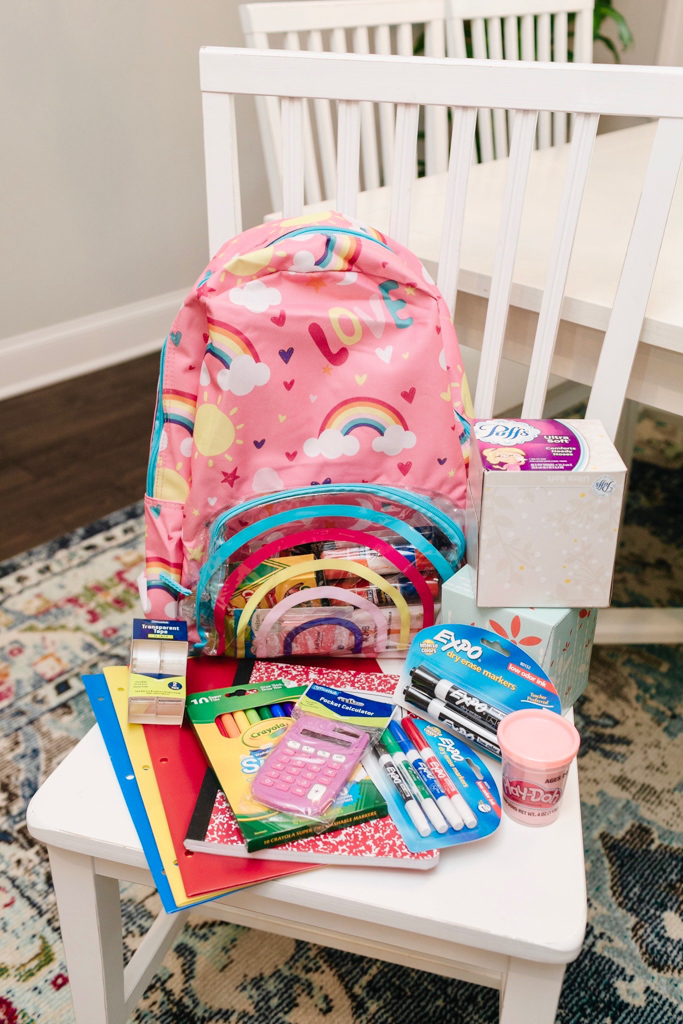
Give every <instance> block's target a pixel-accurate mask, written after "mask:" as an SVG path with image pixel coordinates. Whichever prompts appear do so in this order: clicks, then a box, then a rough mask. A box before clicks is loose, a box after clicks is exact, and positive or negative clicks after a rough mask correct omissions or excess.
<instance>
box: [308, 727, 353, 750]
mask: <svg viewBox="0 0 683 1024" xmlns="http://www.w3.org/2000/svg"><path fill="white" fill-rule="evenodd" d="M301 735H302V736H307V737H308V738H309V739H311V740H322V741H323V742H325V743H331V744H332V745H333V746H335V747H350V746H351V744H350V743H349V742H348V741H347V740H338V739H337V738H336V737H335V736H328V735H327V733H322V732H313V730H312V729H302V730H301Z"/></svg>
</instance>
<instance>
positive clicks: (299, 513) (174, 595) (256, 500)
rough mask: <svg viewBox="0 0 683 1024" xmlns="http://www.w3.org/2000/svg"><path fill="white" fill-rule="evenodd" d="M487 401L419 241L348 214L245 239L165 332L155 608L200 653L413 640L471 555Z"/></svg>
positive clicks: (151, 535) (342, 647) (211, 269)
mask: <svg viewBox="0 0 683 1024" xmlns="http://www.w3.org/2000/svg"><path fill="white" fill-rule="evenodd" d="M470 416H471V408H470V400H469V394H468V390H467V382H466V379H465V376H464V373H463V368H462V362H461V358H460V352H459V349H458V342H457V338H456V335H455V330H454V328H453V324H452V322H451V319H450V316H449V313H448V309H447V307H446V305H445V303H444V300H443V298H442V297H441V295H440V294H439V291H438V289H437V288H436V286H435V284H434V282H433V281H432V280H431V278H430V277H429V275H428V273H427V271H426V270H425V269H424V267H423V266H422V264H421V263H420V261H419V260H418V259H417V257H415V256H414V255H413V254H412V253H411V252H409V250H408V249H406V248H405V247H404V246H402V245H399V244H398V243H396V242H394V241H392V239H390V238H387V237H385V236H384V235H382V234H380V232H378V231H376V230H374V229H372V228H370V227H368V226H367V225H364V224H360V223H358V222H357V221H355V220H351V219H350V218H348V217H345V216H342V215H341V214H338V213H333V212H332V213H330V212H327V213H325V214H316V215H308V216H303V217H297V218H294V219H291V220H280V221H276V222H271V223H268V224H262V225H260V226H258V227H255V228H252V229H250V230H248V231H245V232H244V233H243V234H241V235H238V236H237V237H236V238H233V239H231V240H230V241H229V242H228V243H227V244H226V245H224V246H223V247H222V248H221V250H220V251H219V252H218V253H217V254H216V256H215V257H214V258H213V259H212V260H211V262H210V263H209V265H208V267H207V268H206V270H205V271H204V273H203V274H202V275H201V277H200V278H199V280H198V282H197V284H196V285H195V287H194V288H193V289H192V292H191V293H190V295H189V296H188V298H187V299H186V301H185V303H184V305H183V307H182V309H181V310H180V312H179V314H178V316H177V317H176V320H175V322H174V324H173V327H172V328H171V330H170V332H169V334H168V337H167V338H166V341H165V343H164V347H163V350H162V356H161V372H160V377H159V390H158V396H157V406H156V413H155V419H154V429H153V433H152V442H151V450H150V459H149V469H148V476H147V493H146V496H145V517H146V528H147V529H146V572H145V574H144V576H143V577H142V578H141V581H140V588H141V596H142V600H143V606H144V610H145V614H147V615H149V616H151V617H153V618H175V617H181V618H185V619H187V620H188V623H189V625H190V636H191V638H192V640H193V642H194V650H195V652H196V653H197V652H203V653H208V654H212V653H213V654H222V653H227V654H233V655H237V656H247V657H268V658H272V657H279V656H282V655H290V654H306V655H310V654H316V653H317V654H321V655H339V654H361V655H368V656H372V657H376V656H377V655H381V654H386V655H394V656H395V655H396V654H397V653H401V652H403V651H405V650H407V648H408V646H409V642H410V637H411V635H413V634H414V633H415V631H416V630H418V629H421V628H422V627H423V626H428V625H431V624H432V623H433V622H434V621H435V620H436V616H437V615H438V609H439V596H440V586H441V583H442V582H443V581H444V580H445V579H447V578H448V577H449V576H451V575H452V574H453V573H454V572H455V571H456V570H457V568H458V567H459V565H460V563H461V561H462V558H463V555H464V538H463V534H462V530H461V522H462V511H461V510H462V509H463V507H464V504H465V490H466V461H467V451H468V443H469V432H470V429H469V417H470Z"/></svg>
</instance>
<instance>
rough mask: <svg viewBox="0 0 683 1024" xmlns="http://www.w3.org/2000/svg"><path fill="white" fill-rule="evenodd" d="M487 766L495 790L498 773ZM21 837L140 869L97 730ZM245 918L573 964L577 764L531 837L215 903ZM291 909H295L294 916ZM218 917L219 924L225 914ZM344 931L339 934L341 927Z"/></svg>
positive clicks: (338, 873)
mask: <svg viewBox="0 0 683 1024" xmlns="http://www.w3.org/2000/svg"><path fill="white" fill-rule="evenodd" d="M491 764H492V771H493V774H494V776H495V777H496V780H497V782H498V783H499V781H500V766H499V765H498V764H494V763H493V762H491ZM28 827H29V831H30V833H31V835H32V836H33V837H34V838H36V839H39V840H41V841H42V842H44V843H46V844H47V845H48V846H53V847H58V848H60V849H65V850H70V851H74V852H76V853H81V854H85V855H89V856H92V857H96V858H100V859H102V860H106V861H108V862H110V865H111V864H112V863H113V864H115V865H116V864H118V865H120V866H121V868H120V871H121V873H120V875H119V877H120V878H122V879H125V878H126V877H127V875H126V867H130V868H134V869H140V868H144V867H145V865H146V861H145V856H144V853H143V851H142V847H141V845H140V842H139V840H138V837H137V833H136V831H135V828H134V825H133V822H132V820H131V818H130V815H129V813H128V809H127V807H126V805H125V802H124V799H123V795H122V793H121V790H120V788H119V785H118V782H117V780H116V776H115V774H114V770H113V768H112V765H111V763H110V761H109V757H108V755H107V752H106V748H105V746H104V742H103V740H102V737H101V734H100V731H99V728H98V727H97V726H95V727H94V728H93V729H91V731H90V732H89V733H88V734H87V735H86V736H85V737H84V739H83V740H81V742H80V743H79V744H78V745H77V746H76V747H75V748H74V750H73V751H72V752H71V753H70V754H69V755H68V756H67V757H66V758H65V760H64V761H63V762H62V763H61V764H60V765H59V767H58V768H57V769H56V770H55V771H54V772H53V774H52V775H51V776H50V777H49V778H48V779H47V781H46V782H45V783H44V784H43V786H41V788H40V789H39V790H38V792H37V793H36V794H35V796H34V797H33V800H32V801H31V804H30V806H29V810H28ZM219 903H220V904H223V905H224V906H225V907H226V909H227V908H229V907H230V906H235V907H244V908H250V909H253V910H254V911H256V912H259V913H264V914H270V915H273V914H274V913H276V912H278V908H280V910H279V913H280V914H284V915H286V914H287V907H288V906H289V907H291V913H292V915H293V916H294V915H299V916H301V914H302V909H303V912H305V911H306V909H308V910H309V911H310V912H311V915H312V920H315V921H318V922H319V923H320V926H321V928H323V927H325V926H326V924H328V925H329V924H331V923H332V922H331V918H330V917H328V919H327V921H326V915H334V916H335V922H336V926H337V927H339V918H342V919H343V918H347V919H349V925H351V922H359V921H360V922H367V923H368V925H372V926H375V927H377V926H379V927H380V928H381V929H382V930H383V931H385V932H386V933H387V935H389V936H390V933H391V932H396V933H402V935H401V934H397V935H394V936H393V938H394V941H397V942H403V943H405V945H406V948H410V940H409V939H406V936H411V935H414V936H416V937H417V936H423V937H424V939H423V940H420V943H419V944H420V945H422V946H424V942H425V940H427V941H428V942H429V941H430V940H431V941H432V942H434V941H435V942H436V945H437V946H438V945H439V944H440V943H448V944H451V943H457V944H463V945H465V946H468V947H473V948H474V949H480V950H484V951H488V952H490V953H498V954H502V955H504V956H514V957H519V958H522V959H528V960H535V961H539V962H541V963H548V964H564V963H567V962H568V961H570V960H572V959H574V957H576V956H577V955H578V953H579V950H580V948H581V944H582V942H583V936H584V931H585V925H586V887H585V876H584V861H583V838H582V833H581V815H580V806H579V787H578V777H577V769H576V764H574V766H573V767H572V770H571V772H570V775H569V779H568V782H567V788H566V792H565V796H564V799H563V806H562V813H561V815H560V817H559V820H558V821H557V822H556V823H555V824H554V825H552V826H551V827H549V828H539V829H532V828H528V827H525V826H523V825H518V824H517V823H516V822H513V821H512V820H511V819H509V818H508V817H507V816H505V815H503V820H502V822H501V825H500V828H499V829H498V831H497V832H496V833H495V834H494V835H493V836H491V837H489V838H488V839H485V840H482V841H480V842H477V843H471V844H468V845H467V846H464V847H462V848H460V849H458V848H455V849H450V850H446V851H442V853H441V859H440V862H439V864H438V865H437V866H436V868H434V869H432V870H430V871H424V872H415V871H410V872H407V871H401V870H396V869H384V868H361V867H348V868H346V867H338V868H337V867H334V868H333V867H326V868H322V869H320V870H317V871H312V872H308V873H305V874H301V875H296V876H291V877H289V878H287V879H283V880H281V881H276V882H268V883H264V884H262V885H259V886H256V887H253V888H251V889H248V890H244V891H243V892H241V893H236V894H233V896H228V897H225V898H224V899H223V900H221V901H219ZM295 908H296V909H295ZM228 916H229V913H228ZM342 924H343V922H342ZM434 951H435V952H438V950H437V948H436V947H434Z"/></svg>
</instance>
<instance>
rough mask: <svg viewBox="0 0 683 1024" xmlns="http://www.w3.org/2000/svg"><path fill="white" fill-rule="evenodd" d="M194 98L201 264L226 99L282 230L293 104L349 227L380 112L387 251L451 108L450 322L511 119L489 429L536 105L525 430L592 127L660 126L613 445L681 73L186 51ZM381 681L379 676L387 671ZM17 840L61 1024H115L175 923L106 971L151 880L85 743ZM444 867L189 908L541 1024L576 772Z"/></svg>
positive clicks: (235, 181) (610, 390)
mask: <svg viewBox="0 0 683 1024" xmlns="http://www.w3.org/2000/svg"><path fill="white" fill-rule="evenodd" d="M201 83H202V90H203V93H204V97H203V103H204V130H205V150H206V172H207V190H208V209H209V236H210V246H211V251H212V252H216V251H217V250H218V248H219V246H220V245H221V244H223V242H224V241H225V240H226V239H227V238H230V237H231V236H233V235H234V234H236V233H237V232H239V231H240V230H241V215H240V187H239V173H238V160H237V143H236V126H235V116H234V96H235V95H238V94H242V95H245V94H246V95H270V96H279V97H281V99H282V117H283V134H282V168H283V202H284V210H285V214H286V215H287V216H289V217H295V216H297V215H298V214H300V213H301V211H302V209H303V200H304V184H303V179H304V156H303V153H302V150H301V146H300V145H299V140H300V138H301V133H302V125H303V117H304V113H303V100H304V99H306V98H308V99H315V98H317V97H320V96H324V97H326V98H328V99H330V100H337V101H338V104H339V109H338V139H339V145H338V160H337V172H338V205H339V208H340V209H341V210H342V211H343V212H345V213H347V214H350V215H353V214H354V211H355V207H356V198H357V194H358V178H359V166H358V165H359V146H360V132H361V103H363V102H379V103H382V102H384V103H388V102H391V103H395V104H396V105H397V111H396V136H395V143H394V164H393V177H392V207H391V211H392V212H391V234H392V235H393V236H394V237H395V238H397V239H399V240H400V241H403V242H405V241H406V239H407V234H408V222H409V214H410V202H411V191H412V187H413V181H414V175H413V167H414V161H415V147H416V135H417V127H418V106H417V104H418V103H423V104H427V105H430V104H444V103H445V104H448V105H449V106H452V107H453V108H454V114H453V132H452V140H451V147H450V165H449V171H448V201H447V207H446V213H445V216H444V220H443V236H442V258H441V262H440V265H439V275H438V281H439V285H440V287H441V290H442V292H443V294H444V296H445V298H446V300H447V302H448V304H449V306H450V308H451V310H453V308H454V306H455V299H456V294H457V281H458V251H459V245H460V237H461V229H462V223H463V211H464V207H465V201H466V194H467V180H468V175H469V173H470V167H471V152H472V146H473V140H474V133H475V129H476V120H477V108H478V107H488V108H492V109H496V108H501V109H508V110H511V111H513V112H514V116H513V118H512V140H511V145H510V161H509V167H508V172H507V188H506V196H505V203H504V209H503V214H502V219H501V223H500V236H499V245H498V255H497V259H496V264H495V271H494V274H493V280H492V284H491V291H490V299H489V306H488V316H487V320H486V327H485V338H484V348H483V356H482V366H481V372H480V375H479V380H478V384H477V390H476V397H475V408H476V412H477V415H479V416H488V415H490V414H491V412H492V408H493V399H494V394H495V390H496V381H497V376H498V368H499V365H500V358H501V348H502V341H503V333H504V328H505V322H506V319H507V315H508V305H509V296H510V283H511V280H512V269H513V264H514V257H515V250H516V245H517V237H518V231H519V224H520V217H521V210H522V205H523V201H524V194H525V188H526V178H527V170H528V166H529V160H530V156H531V153H532V150H533V146H534V136H535V129H536V121H537V115H538V112H539V109H540V108H541V107H542V108H543V109H544V110H548V111H560V112H564V113H574V114H575V121H574V131H573V136H572V142H571V150H570V160H569V164H568V168H567V172H566V178H565V183H564V193H563V198H562V203H561V208H560V212H559V215H558V219H557V225H556V232H555V242H554V245H553V248H552V255H551V260H550V268H549V271H548V282H547V287H546V290H545V293H544V297H543V302H542V306H541V312H540V317H539V322H538V330H537V334H536V343H535V346H534V352H533V359H532V363H531V368H530V372H529V380H528V386H527V392H526V397H525V401H524V415H525V416H529V417H532V416H540V415H541V412H542V408H543V398H544V394H545V390H546V385H547V380H548V374H549V369H550V361H551V357H552V350H553V344H554V340H555V334H556V331H557V325H558V320H559V314H560V305H561V300H562V293H563V288H564V281H565V277H566V273H567V265H568V261H569V255H570V252H571V248H572V239H573V236H574V231H575V227H576V222H577V216H578V211H579V207H580V205H581V198H582V193H583V188H584V183H585V180H586V175H587V173H588V166H589V162H590V155H591V149H592V145H593V140H594V137H595V132H596V128H597V123H598V117H599V114H600V113H601V112H605V113H609V114H614V115H637V116H642V117H650V118H655V119H659V121H658V126H657V130H656V134H655V140H654V145H653V148H652V153H651V157H650V162H649V166H648V169H647V173H646V176H645V179H644V184H643V190H642V196H641V201H640V206H639V208H638V212H637V215H636V218H635V222H634V225H633V230H632V236H631V242H630V245H629V248H628V253H627V256H626V260H625V263H624V267H623V273H622V276H621V281H620V283H619V287H618V289H617V294H616V297H615V301H614V311H613V314H612V317H611V321H610V324H609V328H608V330H607V333H606V336H605V340H604V344H603V348H602V355H601V358H600V361H599V365H598V368H597V372H596V375H595V382H594V385H593V390H592V394H591V399H590V403H589V407H588V413H587V414H588V415H589V416H591V417H597V418H600V419H602V421H603V423H604V424H605V426H606V428H607V430H608V431H609V433H610V434H611V435H612V436H613V435H614V433H615V431H616V428H617V423H618V421H619V414H620V411H621V407H622V404H623V401H624V392H625V389H626V384H627V381H628V378H629V374H630V372H631V366H632V363H633V357H634V353H635V349H636V346H637V343H638V336H639V331H640V325H641V323H642V320H643V316H644V312H645V304H646V301H647V297H648V293H649V290H650V286H651V282H652V277H653V274H654V268H655V264H656V262H657V255H658V252H659V246H660V243H661V239H662V234H663V232H664V227H665V224H666V220H667V216H668V211H669V206H670V203H671V198H672V194H673V191H674V187H675V184H676V179H677V177H678V172H679V168H680V165H681V161H682V159H683V69H682V70H679V69H670V68H637V67H636V68H613V67H599V66H595V67H576V68H570V67H566V66H552V65H549V64H527V63H518V64H512V63H505V62H502V63H492V62H484V61H476V60H455V61H446V60H441V59H437V58H429V59H416V58H402V57H390V56H383V57H373V56H341V55H336V54H310V53H286V52H282V53H280V52H273V51H270V52H268V53H264V52H261V51H250V50H240V49H218V48H208V49H205V50H203V51H202V54H201ZM465 104H466V105H465ZM383 668H384V670H385V671H395V666H393V665H392V664H391V663H384V664H383ZM493 770H494V771H497V769H496V767H495V766H494V769H493ZM28 827H29V830H30V832H31V834H32V835H33V836H34V837H36V838H38V839H40V840H41V841H43V842H45V843H46V844H47V845H48V847H49V851H50V862H51V867H52V873H53V880H54V884H55V891H56V894H57V902H58V908H59V913H60V921H61V928H62V936H63V939H64V945H65V950H66V956H67V964H68V968H69V976H70V982H71V992H72V996H73V1000H74V1008H75V1013H76V1022H77V1024H123V1021H124V1020H125V1019H126V1018H127V1017H128V1016H129V1015H130V1014H131V1013H132V1012H133V1010H134V1008H135V1004H136V1002H137V1000H138V999H139V997H140V996H141V994H142V992H143V990H144V988H145V986H146V984H147V983H148V981H149V980H150V978H151V977H152V975H153V973H154V971H155V970H156V969H157V967H158V966H159V964H160V962H161V960H162V958H163V956H164V953H165V952H166V951H167V950H168V948H169V946H170V944H171V942H172V941H173V939H174V937H175V936H176V934H177V932H178V930H179V929H180V928H181V927H182V925H183V922H184V920H185V917H186V912H183V913H181V914H179V915H177V916H175V917H168V916H167V915H165V914H163V913H162V914H161V915H160V916H159V917H158V918H157V920H156V921H155V923H154V924H153V925H152V928H151V929H150V931H149V932H148V934H147V935H146V936H145V938H144V939H143V941H142V942H141V943H140V946H139V948H138V950H137V951H136V953H135V955H134V956H133V958H132V959H131V961H130V963H128V964H127V966H126V968H125V971H124V968H123V951H122V942H121V915H120V908H119V895H118V880H119V879H127V880H132V881H138V882H141V883H144V884H150V881H151V876H150V874H149V871H148V869H147V868H146V865H145V859H144V854H143V852H142V849H141V847H140V844H139V841H138V840H137V837H136V835H135V830H134V828H133V825H132V822H131V820H130V817H129V816H128V814H127V812H126V809H125V805H124V803H123V797H122V794H121V792H120V789H119V786H118V783H117V782H116V778H115V776H114V774H113V771H112V768H111V765H110V763H109V761H108V758H107V755H106V751H105V748H104V745H103V742H102V739H101V737H100V735H99V732H98V730H97V729H94V730H92V731H91V733H89V734H88V736H86V737H85V739H84V740H82V741H81V742H80V743H79V744H78V745H77V747H76V748H75V750H74V751H72V753H71V754H69V756H68V757H67V758H66V759H65V760H64V761H63V762H62V764H61V765H60V766H59V767H58V768H57V770H56V771H55V772H54V773H53V775H52V776H51V777H50V778H49V779H48V780H47V781H46V783H45V784H44V785H43V786H42V787H41V789H40V790H39V791H38V793H37V794H36V796H35V797H34V799H33V801H32V803H31V805H30V808H29V812H28ZM450 853H451V856H447V855H446V854H444V856H443V857H442V860H441V863H440V864H439V866H438V868H436V869H435V870H434V871H427V872H424V873H419V872H416V873H415V875H419V877H414V878H413V877H411V880H410V899H408V900H406V897H405V893H406V882H405V878H404V877H403V876H402V874H401V873H400V872H392V871H390V870H378V869H371V868H367V869H363V868H353V869H348V871H345V870H343V869H341V868H334V869H333V868H325V869H322V870H320V871H315V872H311V873H307V874H302V875H297V876H291V877H290V878H287V879H282V880H280V881H277V882H272V883H268V884H266V885H260V886H256V887H255V888H253V889H248V890H244V891H242V892H239V893H235V894H232V895H230V896H227V897H224V898H223V899H221V900H218V901H216V902H214V903H211V904H206V905H204V907H203V908H202V910H203V911H204V912H206V913H208V914H210V915H212V916H214V917H216V918H219V919H222V920H227V921H233V922H237V923H240V924H245V925H248V926H252V927H255V928H261V929H263V930H265V931H270V932H275V933H278V934H283V935H289V936H293V937H295V938H300V939H305V940H309V941H313V942H322V943H324V944H325V945H328V946H331V947H333V948H336V949H346V950H350V951H352V952H355V953H359V954H363V955H366V956H371V957H378V958H381V959H384V960H387V961H390V962H392V963H397V964H402V965H404V966H409V967H417V968H420V969H422V970H427V971H431V972H433V973H437V974H442V975H445V976H447V977H453V978H464V979H466V980H468V981H474V982H478V983H480V984H484V985H488V986H491V987H493V988H495V989H498V990H499V991H500V994H501V1003H500V1006H501V1014H500V1021H501V1024H553V1022H554V1020H555V1013H556V1009H557V1003H558V1000H559V995H560V990H561V986H562V978H563V973H564V967H565V964H566V963H568V962H569V961H570V960H572V959H573V958H574V957H575V956H577V955H578V952H579V951H580V949H581V945H582V942H583V935H584V929H585V921H586V913H585V876H584V866H583V838H582V834H581V817H580V809H579V792H578V782H577V771H576V766H575V765H574V766H573V768H572V771H571V773H570V778H569V781H568V785H567V789H566V792H565V796H564V799H563V807H562V814H561V815H560V818H559V820H558V821H557V823H556V824H554V825H553V826H552V827H551V828H546V829H538V830H532V829H526V828H524V827H523V826H520V825H518V824H516V823H515V822H512V821H510V820H508V819H506V820H505V821H503V823H502V826H501V828H500V829H499V830H498V832H497V833H496V834H495V835H494V836H492V837H491V838H490V839H489V840H487V842H486V843H481V844H478V843H475V844H472V845H471V846H468V847H464V848H462V849H459V850H457V851H455V850H454V851H450ZM529 864H533V872H532V874H531V875H530V874H529ZM351 872H352V873H353V878H352V880H351V881H350V878H351V875H350V873H351ZM482 879H483V880H484V881H483V882H482Z"/></svg>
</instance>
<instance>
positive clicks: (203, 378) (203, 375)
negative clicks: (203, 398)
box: [199, 363, 211, 388]
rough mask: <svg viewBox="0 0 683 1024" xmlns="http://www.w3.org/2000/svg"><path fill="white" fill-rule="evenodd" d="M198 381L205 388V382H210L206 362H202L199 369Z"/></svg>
mask: <svg viewBox="0 0 683 1024" xmlns="http://www.w3.org/2000/svg"><path fill="white" fill-rule="evenodd" d="M199 383H200V384H201V386H202V387H203V388H205V387H206V385H207V384H210V383H211V374H210V372H209V367H208V366H207V365H206V363H202V368H201V370H200V371H199Z"/></svg>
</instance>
